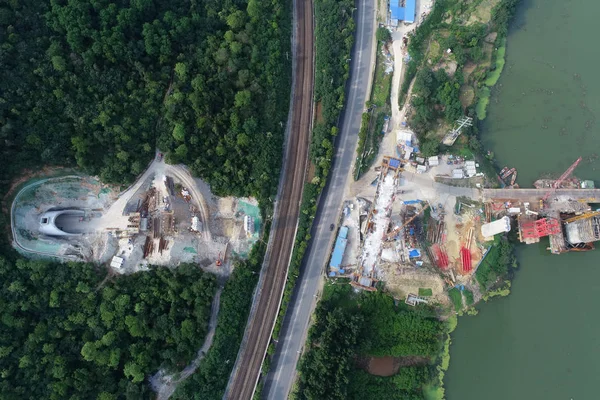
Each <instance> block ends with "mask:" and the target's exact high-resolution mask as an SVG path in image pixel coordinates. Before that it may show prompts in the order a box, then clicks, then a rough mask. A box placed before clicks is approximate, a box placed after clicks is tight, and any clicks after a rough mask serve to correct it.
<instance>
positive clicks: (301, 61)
mask: <svg viewBox="0 0 600 400" xmlns="http://www.w3.org/2000/svg"><path fill="white" fill-rule="evenodd" d="M294 24H295V26H294V28H295V29H296V31H295V40H293V41H292V46H295V51H294V55H295V57H294V61H293V62H294V64H295V65H294V74H295V76H294V84H293V89H292V90H293V92H292V93H293V97H292V104H291V107H292V118H291V126H290V133H289V137H288V142H287V150H286V159H285V163H284V164H285V165H284V175H283V177H282V179H283V180H282V184H283V188H281V192H280V197H279V200H278V204H277V206H276V211H275V215H274V217H273V226H272V228H271V233H270V244H269V250H268V251H267V254H266V255H265V264H264V265H263V272H262V274H263V277H264V278H261V282H259V287H258V288H257V295H256V298H255V302H254V305H253V308H252V311H251V313H250V316H249V318H248V325H247V326H246V332H245V334H244V340H243V342H242V347H241V348H240V353H239V354H238V358H237V361H236V367H235V368H234V371H233V373H232V376H231V378H230V381H229V385H228V387H227V391H226V393H225V396H224V398H227V399H235V400H249V399H251V398H252V396H253V393H254V390H255V389H256V383H257V381H258V376H259V373H260V369H261V365H262V362H263V359H264V357H265V354H266V351H267V346H268V344H269V339H270V337H271V333H272V331H273V326H274V324H275V318H276V317H277V312H278V311H279V305H280V302H281V295H282V293H283V288H284V285H285V281H286V277H287V268H288V265H289V262H290V258H291V254H292V249H293V246H294V238H295V235H296V228H297V224H298V215H299V211H300V201H301V199H302V189H303V187H304V180H305V176H306V163H307V157H308V142H309V137H310V126H311V121H312V105H313V104H312V103H313V102H312V93H313V92H312V90H313V80H314V77H313V48H314V44H313V6H312V1H311V0H296V1H295V2H294ZM262 279H264V280H262Z"/></svg>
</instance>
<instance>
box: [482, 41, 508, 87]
mask: <svg viewBox="0 0 600 400" xmlns="http://www.w3.org/2000/svg"><path fill="white" fill-rule="evenodd" d="M505 54H506V39H502V45H501V46H500V47H499V48H498V51H497V52H496V68H494V70H493V71H490V73H489V74H488V78H487V79H486V80H485V84H486V86H494V85H495V84H496V82H498V79H500V74H502V70H503V69H504V64H505V63H506V60H505V57H504V56H505Z"/></svg>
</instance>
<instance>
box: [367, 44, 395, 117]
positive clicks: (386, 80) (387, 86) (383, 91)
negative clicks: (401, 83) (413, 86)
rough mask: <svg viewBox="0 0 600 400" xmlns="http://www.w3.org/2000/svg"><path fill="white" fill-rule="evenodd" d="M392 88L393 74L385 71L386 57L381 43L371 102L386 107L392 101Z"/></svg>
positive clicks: (378, 49) (378, 48) (378, 50)
mask: <svg viewBox="0 0 600 400" xmlns="http://www.w3.org/2000/svg"><path fill="white" fill-rule="evenodd" d="M391 90H392V74H386V73H385V57H384V55H383V54H382V52H381V44H379V46H378V47H377V66H376V67H375V79H374V80H373V91H372V94H371V103H372V104H373V105H375V106H377V107H378V108H379V107H386V106H387V105H388V104H389V101H390V92H391Z"/></svg>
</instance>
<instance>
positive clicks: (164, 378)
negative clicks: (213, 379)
mask: <svg viewBox="0 0 600 400" xmlns="http://www.w3.org/2000/svg"><path fill="white" fill-rule="evenodd" d="M222 291H223V288H222V287H219V289H217V291H216V293H215V297H214V298H213V302H212V308H211V314H210V321H209V322H208V333H207V334H206V339H204V344H202V347H200V350H198V355H197V356H196V358H195V359H194V360H193V361H192V362H191V363H190V364H189V365H188V366H187V367H185V368H184V369H183V371H181V372H180V373H175V374H171V375H165V374H164V371H163V370H162V369H161V370H159V371H158V372H157V373H156V374H154V375H153V376H151V377H150V386H151V387H152V390H154V391H155V392H156V399H157V400H167V399H168V398H169V397H171V396H172V395H173V393H174V392H175V389H176V388H177V385H178V384H179V383H180V382H182V381H183V380H185V379H187V378H188V377H189V376H190V375H192V374H193V373H194V371H196V368H198V366H199V365H200V361H202V359H203V358H204V356H205V355H206V353H207V352H208V350H209V349H210V346H212V342H213V338H214V336H215V329H216V327H217V316H218V315H219V307H220V301H221V292H222Z"/></svg>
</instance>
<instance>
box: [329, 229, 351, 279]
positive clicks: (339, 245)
mask: <svg viewBox="0 0 600 400" xmlns="http://www.w3.org/2000/svg"><path fill="white" fill-rule="evenodd" d="M346 244H348V227H347V226H342V227H341V228H340V232H339V233H338V237H337V239H336V240H335V246H334V247H333V254H331V261H330V262H329V267H331V268H336V269H339V268H340V266H341V265H342V259H343V258H344V252H345V251H346Z"/></svg>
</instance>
